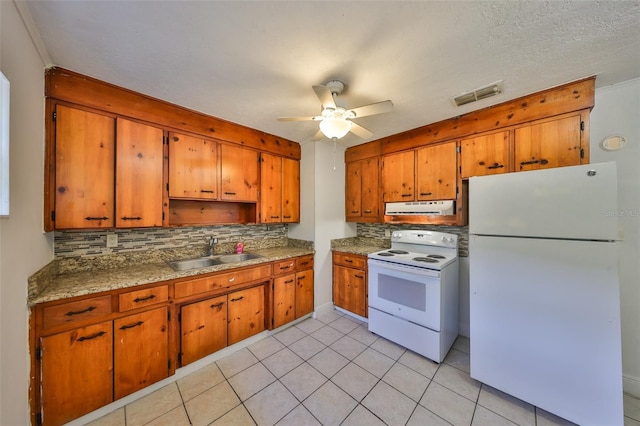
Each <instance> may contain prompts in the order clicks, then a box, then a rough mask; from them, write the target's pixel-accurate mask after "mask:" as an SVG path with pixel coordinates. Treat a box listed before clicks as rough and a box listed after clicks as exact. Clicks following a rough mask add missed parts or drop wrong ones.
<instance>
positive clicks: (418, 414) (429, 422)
mask: <svg viewBox="0 0 640 426" xmlns="http://www.w3.org/2000/svg"><path fill="white" fill-rule="evenodd" d="M407 426H451V423H449V422H448V421H446V420H445V419H443V418H442V417H438V416H437V415H435V414H434V413H432V412H431V411H429V410H427V409H426V408H424V407H423V406H422V405H419V404H418V406H417V407H416V409H415V410H413V414H411V418H409V421H408V422H407Z"/></svg>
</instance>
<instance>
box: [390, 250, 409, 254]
mask: <svg viewBox="0 0 640 426" xmlns="http://www.w3.org/2000/svg"><path fill="white" fill-rule="evenodd" d="M387 253H391V254H409V252H408V251H404V250H389V251H388V252H387Z"/></svg>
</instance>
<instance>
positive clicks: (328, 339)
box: [311, 325, 344, 346]
mask: <svg viewBox="0 0 640 426" xmlns="http://www.w3.org/2000/svg"><path fill="white" fill-rule="evenodd" d="M342 336H344V333H341V332H339V331H338V330H336V329H335V328H331V327H329V326H328V325H325V326H324V327H322V328H320V329H318V330H316V331H314V332H313V333H311V337H313V338H314V339H316V340H318V341H319V342H321V343H324V344H325V345H327V346H329V345H330V344H332V343H333V342H335V341H336V340H338V339H340V338H341V337H342Z"/></svg>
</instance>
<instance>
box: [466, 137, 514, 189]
mask: <svg viewBox="0 0 640 426" xmlns="http://www.w3.org/2000/svg"><path fill="white" fill-rule="evenodd" d="M460 147H461V152H460V163H461V164H460V167H461V175H462V178H469V177H471V176H485V175H497V174H501V173H507V172H508V171H509V131H504V132H498V133H493V134H491V135H483V136H477V137H474V138H469V139H463V140H462V141H461V142H460Z"/></svg>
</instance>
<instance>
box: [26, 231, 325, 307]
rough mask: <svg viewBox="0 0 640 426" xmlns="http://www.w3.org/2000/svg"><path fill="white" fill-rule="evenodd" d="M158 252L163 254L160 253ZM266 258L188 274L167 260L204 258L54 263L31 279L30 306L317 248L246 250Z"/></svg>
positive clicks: (296, 246) (158, 256)
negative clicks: (170, 265) (71, 263)
mask: <svg viewBox="0 0 640 426" xmlns="http://www.w3.org/2000/svg"><path fill="white" fill-rule="evenodd" d="M157 252H160V250H158V251H157ZM246 252H251V253H255V254H258V255H260V256H262V257H260V258H258V259H252V260H246V261H243V262H237V263H230V264H224V265H215V266H211V267H206V268H198V269H191V270H187V271H174V270H173V269H171V267H169V265H168V264H167V263H166V261H167V260H176V259H187V258H193V257H199V256H202V255H203V254H202V252H201V250H198V251H197V252H193V251H191V252H184V251H183V252H181V253H176V252H175V251H174V252H172V253H166V252H165V253H162V254H158V253H147V254H144V255H141V254H138V255H137V256H124V255H119V256H117V257H116V256H101V258H100V259H95V258H94V259H81V260H76V262H75V264H74V265H72V266H70V265H69V262H65V261H62V260H53V261H52V262H50V263H49V264H48V265H46V266H45V267H43V268H42V269H41V270H39V271H38V272H36V273H35V274H33V275H32V276H31V277H29V296H28V299H27V303H28V305H29V306H33V305H36V304H38V303H44V302H50V301H54V300H60V299H65V298H70V297H75V296H84V295H89V294H94V293H99V292H103V291H109V290H118V289H123V288H129V287H135V286H137V285H142V284H150V283H159V282H161V281H167V280H173V279H177V278H187V277H195V276H197V275H201V274H208V273H212V272H220V271H225V270H231V269H236V268H242V267H246V266H253V265H260V264H263V263H268V262H273V261H277V260H282V259H287V258H291V257H297V256H304V255H308V254H314V249H313V244H312V243H309V244H289V245H286V246H278V247H269V248H259V249H255V250H249V249H248V250H246Z"/></svg>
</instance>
